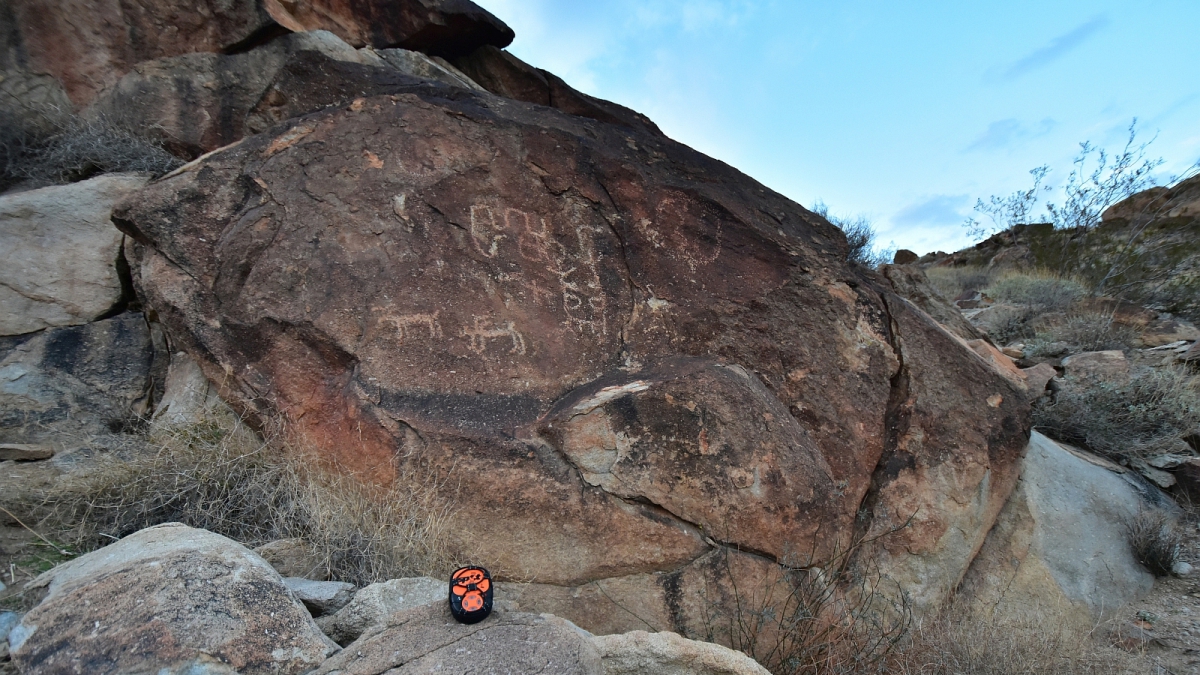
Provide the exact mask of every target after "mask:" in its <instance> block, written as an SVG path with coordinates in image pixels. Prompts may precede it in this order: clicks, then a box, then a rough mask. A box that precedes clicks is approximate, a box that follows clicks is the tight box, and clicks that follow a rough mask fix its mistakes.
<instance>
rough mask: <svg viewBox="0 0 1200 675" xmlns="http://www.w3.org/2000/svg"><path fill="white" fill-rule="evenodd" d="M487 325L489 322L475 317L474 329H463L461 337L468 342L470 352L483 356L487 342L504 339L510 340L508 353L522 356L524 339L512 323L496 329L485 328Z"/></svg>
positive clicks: (480, 317)
mask: <svg viewBox="0 0 1200 675" xmlns="http://www.w3.org/2000/svg"><path fill="white" fill-rule="evenodd" d="M489 323H491V322H490V321H488V320H487V319H486V318H484V317H482V316H477V317H475V327H474V328H464V329H463V332H462V334H463V336H464V337H466V338H468V339H469V340H470V344H469V345H468V346H469V347H470V349H471V351H473V352H475V353H476V354H483V353H484V352H485V351H487V344H488V340H492V339H495V338H505V337H506V338H509V339H511V340H512V349H510V350H508V353H509V354H517V355H519V356H524V354H525V338H524V337H522V336H521V334H520V333H519V332H517V328H516V326H515V325H514V324H513V322H512V321H506V322H504V325H503V326H502V327H496V325H495V324H492V327H491V328H488V327H487V325H488V324H489Z"/></svg>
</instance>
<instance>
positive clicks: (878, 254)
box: [812, 201, 896, 268]
mask: <svg viewBox="0 0 1200 675" xmlns="http://www.w3.org/2000/svg"><path fill="white" fill-rule="evenodd" d="M812 212H813V213H815V214H817V215H818V216H821V217H822V218H824V219H825V220H828V221H829V222H830V223H832V224H833V225H834V226H836V227H837V228H838V229H839V230H841V231H842V232H843V233H844V234H845V235H846V244H847V245H848V246H849V247H850V248H849V251H848V252H847V254H846V260H847V261H849V262H851V263H854V264H857V265H863V266H864V267H870V268H875V267H878V266H880V265H883V264H886V263H889V262H891V261H892V256H893V255H894V254H895V252H896V251H895V248H894V247H893V248H891V249H881V248H877V247H876V246H875V227H874V226H872V225H871V221H870V220H868V219H867V218H866V217H865V216H854V217H843V216H837V215H834V214H832V213H830V211H829V207H828V206H826V205H825V203H824V202H822V201H817V203H815V204H813V206H812Z"/></svg>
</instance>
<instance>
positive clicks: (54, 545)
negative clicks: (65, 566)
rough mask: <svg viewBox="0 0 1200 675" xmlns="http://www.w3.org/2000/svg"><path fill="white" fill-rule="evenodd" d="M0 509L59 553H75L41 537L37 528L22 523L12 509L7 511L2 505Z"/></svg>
mask: <svg viewBox="0 0 1200 675" xmlns="http://www.w3.org/2000/svg"><path fill="white" fill-rule="evenodd" d="M0 511H3V512H5V513H6V514H8V517H9V518H12V519H13V520H15V521H17V524H18V525H20V526H21V527H23V528H25V529H27V530H29V531H30V532H32V533H33V536H35V537H37V538H38V539H41V540H42V541H44V542H46V544H47V545H48V546H50V548H52V549H54V550H55V551H58V553H59V555H75V554H74V553H71V552H70V551H68V550H67V549H65V548H59V547H58V544H55V543H54V542H52V541H50V540H49V539H47V538H45V537H43V536H42V535H41V534H39V533H38V531H37V530H35V529H33V528H32V527H30V526H28V525H26V524H25V523H22V522H21V519H20V518H18V517H16V516H14V515H13V512H12V511H9V510H8V509H6V508H4V507H3V506H0Z"/></svg>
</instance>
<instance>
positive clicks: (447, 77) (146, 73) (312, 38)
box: [84, 30, 482, 158]
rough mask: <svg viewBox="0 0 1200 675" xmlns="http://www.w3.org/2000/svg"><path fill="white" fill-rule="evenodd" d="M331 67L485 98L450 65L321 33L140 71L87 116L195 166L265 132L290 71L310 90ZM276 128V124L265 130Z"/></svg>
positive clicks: (161, 62)
mask: <svg viewBox="0 0 1200 675" xmlns="http://www.w3.org/2000/svg"><path fill="white" fill-rule="evenodd" d="M302 52H312V54H309V55H308V57H307V59H303V58H301V57H300V56H299V55H300V54H301V53H302ZM298 59H300V61H299V62H298V61H297V60H298ZM331 61H332V62H337V63H343V64H355V65H357V66H359V68H358V69H357V72H376V73H377V74H378V75H379V76H380V77H385V78H386V77H387V76H388V75H395V74H401V75H403V76H406V77H412V78H420V79H425V80H435V81H439V82H442V83H444V84H448V85H451V86H457V87H465V88H469V89H476V90H480V91H482V90H481V89H480V88H479V87H478V85H476V84H474V83H473V82H471V81H470V78H468V77H467V76H465V75H463V74H462V73H460V72H457V70H456V69H455V68H454V66H451V65H450V64H449V63H446V62H445V61H444V60H441V61H442V62H441V63H439V62H438V61H435V60H434V59H432V58H430V57H428V56H426V55H425V54H422V53H420V52H414V51H409V50H405V49H380V50H373V49H368V48H364V49H355V48H354V47H352V46H350V45H349V44H346V43H345V42H344V41H342V40H341V39H340V38H338V37H337V36H336V35H334V34H333V33H330V32H328V31H322V30H318V31H310V32H305V33H295V34H291V35H286V36H283V37H281V38H278V39H276V40H272V41H271V42H268V43H267V44H265V45H261V46H259V47H256V48H254V49H252V50H250V51H247V52H241V53H237V54H212V53H195V54H183V55H181V56H172V57H168V58H162V59H155V60H153V61H145V62H142V63H139V64H138V65H137V66H135V67H134V68H133V70H131V71H130V72H129V73H127V74H126V75H125V76H124V77H122V78H121V79H120V81H118V82H117V83H116V85H114V86H113V87H111V88H110V89H108V90H107V91H105V92H104V94H102V95H101V96H100V98H99V99H98V100H97V101H96V102H95V103H93V104H92V105H91V106H90V107H89V108H88V110H87V111H86V112H85V113H84V114H85V116H88V117H103V118H107V119H110V120H121V122H122V123H123V124H127V125H129V126H131V127H134V128H139V129H147V130H152V131H151V133H152V134H153V135H154V136H155V137H156V138H158V139H160V140H161V141H162V143H163V145H164V147H165V148H167V149H168V150H170V151H171V152H172V153H173V154H175V155H178V156H180V157H187V158H195V157H197V156H199V155H201V154H203V153H205V152H209V151H211V150H215V149H217V148H219V147H221V146H224V145H228V144H230V143H233V142H234V141H237V140H239V139H241V138H242V137H243V136H245V135H247V134H248V133H253V132H254V131H259V130H261V129H259V128H256V126H255V123H254V120H256V119H257V116H254V117H252V119H251V121H250V122H249V123H248V121H247V115H248V114H249V113H250V112H251V110H255V109H257V108H258V107H260V105H261V106H268V107H269V106H278V105H279V104H280V103H281V100H280V99H279V96H280V95H281V94H280V92H279V91H278V90H272V92H273V93H272V96H271V97H270V99H269V101H267V102H265V103H261V104H260V102H261V101H262V99H263V97H264V94H266V93H267V91H268V89H269V88H270V87H271V85H272V84H273V83H274V82H275V79H276V76H277V75H278V74H279V72H280V70H281V69H283V68H284V67H285V66H287V65H291V66H292V69H293V70H298V71H299V73H300V74H301V78H300V79H301V80H302V81H304V82H306V83H308V84H310V85H311V82H312V79H313V75H315V74H316V73H314V68H313V66H312V63H313V62H316V63H325V62H331ZM443 64H444V65H443ZM318 72H319V70H318ZM350 79H351V80H352V81H353V80H355V79H357V80H362V79H363V78H362V76H361V75H360V76H359V77H358V78H350ZM388 81H389V82H390V81H391V80H388ZM402 81H404V82H408V80H407V79H402ZM340 102H342V101H341V100H340V99H339V98H333V99H329V98H313V97H310V98H309V99H307V100H306V103H305V105H306V107H305V108H303V109H301V110H297V111H294V112H309V111H310V110H315V109H319V108H321V107H324V106H325V105H330V104H336V103H340ZM276 121H278V120H275V119H270V120H267V122H266V124H267V125H269V124H273V123H275V122H276Z"/></svg>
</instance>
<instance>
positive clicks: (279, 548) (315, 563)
mask: <svg viewBox="0 0 1200 675" xmlns="http://www.w3.org/2000/svg"><path fill="white" fill-rule="evenodd" d="M254 552H255V553H257V554H258V555H260V556H262V558H263V560H266V561H267V563H269V564H270V565H271V567H274V568H275V571H276V572H279V574H280V575H281V576H284V577H303V578H305V579H316V580H318V581H325V580H326V579H328V573H329V571H328V566H327V565H326V562H325V560H323V559H322V558H321V556H319V555H317V551H316V549H314V548H313V546H312V544H309V543H308V542H306V541H304V540H303V539H276V540H275V541H271V542H267V543H266V544H263V545H262V546H259V547H258V548H256V549H254Z"/></svg>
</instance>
